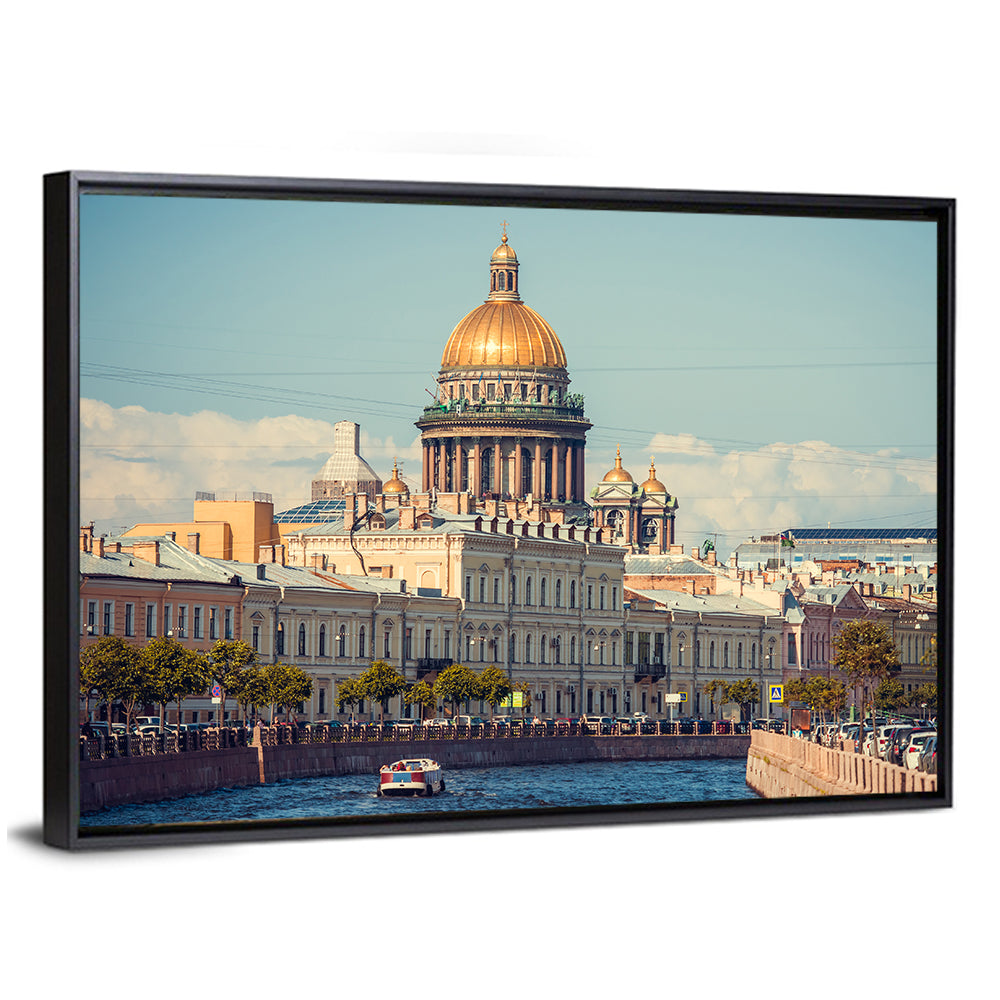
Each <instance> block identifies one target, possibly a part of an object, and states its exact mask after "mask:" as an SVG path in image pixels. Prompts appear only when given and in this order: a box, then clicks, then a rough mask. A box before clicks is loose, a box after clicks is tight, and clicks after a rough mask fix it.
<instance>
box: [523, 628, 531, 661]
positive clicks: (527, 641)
mask: <svg viewBox="0 0 1000 1000" xmlns="http://www.w3.org/2000/svg"><path fill="white" fill-rule="evenodd" d="M524 662H525V663H531V636H530V635H526V636H525V637H524Z"/></svg>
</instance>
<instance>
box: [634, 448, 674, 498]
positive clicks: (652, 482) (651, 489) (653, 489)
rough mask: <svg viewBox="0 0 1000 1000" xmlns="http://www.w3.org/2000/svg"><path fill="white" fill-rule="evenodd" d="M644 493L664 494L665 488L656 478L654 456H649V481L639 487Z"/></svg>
mask: <svg viewBox="0 0 1000 1000" xmlns="http://www.w3.org/2000/svg"><path fill="white" fill-rule="evenodd" d="M639 488H640V489H641V490H644V491H645V492H646V493H666V492H667V488H666V486H664V485H663V483H661V482H660V481H659V479H657V478H656V461H655V458H654V456H652V455H650V456H649V479H647V480H646V481H645V482H644V483H643V484H642V486H641V487H639Z"/></svg>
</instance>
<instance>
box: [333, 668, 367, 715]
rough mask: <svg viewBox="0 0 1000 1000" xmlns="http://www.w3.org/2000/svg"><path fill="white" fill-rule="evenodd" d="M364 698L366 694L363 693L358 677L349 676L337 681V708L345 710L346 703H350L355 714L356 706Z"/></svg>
mask: <svg viewBox="0 0 1000 1000" xmlns="http://www.w3.org/2000/svg"><path fill="white" fill-rule="evenodd" d="M364 700H365V696H364V694H362V692H361V688H360V686H359V685H358V681H357V679H356V678H354V677H347V678H346V679H344V680H342V681H339V682H338V683H337V708H338V709H340V711H341V712H343V711H344V706H345V705H350V706H351V714H352V715H353V714H354V707H355V706H356V705H360V704H361V702H363V701H364Z"/></svg>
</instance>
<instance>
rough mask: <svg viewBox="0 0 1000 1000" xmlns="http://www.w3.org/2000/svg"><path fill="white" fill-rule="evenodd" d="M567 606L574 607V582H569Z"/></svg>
mask: <svg viewBox="0 0 1000 1000" xmlns="http://www.w3.org/2000/svg"><path fill="white" fill-rule="evenodd" d="M569 606H570V607H571V608H575V607H576V580H570V581H569Z"/></svg>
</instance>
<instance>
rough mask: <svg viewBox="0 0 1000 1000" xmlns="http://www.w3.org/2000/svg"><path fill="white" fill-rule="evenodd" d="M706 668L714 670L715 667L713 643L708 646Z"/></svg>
mask: <svg viewBox="0 0 1000 1000" xmlns="http://www.w3.org/2000/svg"><path fill="white" fill-rule="evenodd" d="M708 666H709V669H710V670H711V669H714V667H715V643H714V642H710V643H709V644H708Z"/></svg>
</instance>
